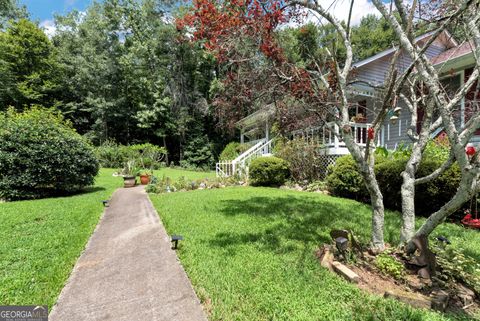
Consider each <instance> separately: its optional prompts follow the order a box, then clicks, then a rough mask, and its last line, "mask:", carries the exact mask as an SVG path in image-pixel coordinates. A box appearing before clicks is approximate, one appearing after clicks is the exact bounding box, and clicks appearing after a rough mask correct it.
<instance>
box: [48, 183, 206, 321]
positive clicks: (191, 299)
mask: <svg viewBox="0 0 480 321" xmlns="http://www.w3.org/2000/svg"><path fill="white" fill-rule="evenodd" d="M98 201H99V202H100V200H98ZM49 320H50V321H77V320H78V321H92V320H102V321H104V320H112V321H113V320H114V321H127V320H128V321H134V320H139V321H156V320H158V321H163V320H165V321H167V320H168V321H182V320H185V321H197V320H202V321H206V320H207V319H206V317H205V314H204V312H203V310H202V307H201V305H200V302H199V300H198V298H197V297H196V295H195V292H194V291H193V289H192V286H191V284H190V281H189V279H188V278H187V276H186V274H185V271H184V270H183V268H182V266H181V265H180V263H179V262H178V260H177V256H176V254H175V251H173V250H172V249H171V242H170V239H169V237H168V236H167V234H166V232H165V229H164V227H163V225H162V224H161V223H160V220H159V218H158V215H157V213H156V211H155V209H154V208H153V206H152V204H151V202H150V200H149V199H148V197H147V194H146V193H145V191H144V189H143V187H142V186H138V187H134V188H121V189H118V190H117V191H116V192H115V193H114V195H113V197H112V200H111V202H110V207H108V208H106V211H105V214H104V216H103V218H102V219H101V221H100V223H99V225H98V226H97V229H96V230H95V232H94V233H93V235H92V237H91V238H90V241H89V242H88V245H87V248H86V250H85V251H84V253H83V254H82V255H81V257H80V258H79V260H78V261H77V263H76V265H75V268H74V269H73V272H72V274H71V276H70V279H69V280H68V283H67V285H66V286H65V288H64V289H63V291H62V293H61V294H60V297H59V299H58V301H57V304H56V305H55V306H54V307H53V310H52V312H51V313H50V316H49Z"/></svg>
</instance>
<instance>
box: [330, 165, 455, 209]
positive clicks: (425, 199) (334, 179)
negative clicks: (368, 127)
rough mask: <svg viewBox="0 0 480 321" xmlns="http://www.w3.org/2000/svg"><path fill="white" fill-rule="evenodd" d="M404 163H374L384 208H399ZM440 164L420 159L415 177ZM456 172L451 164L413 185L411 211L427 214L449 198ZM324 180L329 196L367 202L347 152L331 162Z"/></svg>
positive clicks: (365, 192) (423, 174) (365, 194)
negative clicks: (443, 170) (431, 176)
mask: <svg viewBox="0 0 480 321" xmlns="http://www.w3.org/2000/svg"><path fill="white" fill-rule="evenodd" d="M406 162H407V160H406V159H405V158H400V159H388V160H383V161H381V162H380V163H378V164H376V165H375V174H376V176H377V181H378V184H379V186H380V189H381V191H382V194H383V201H384V205H385V207H386V208H389V209H392V210H401V207H402V203H401V186H402V177H401V173H402V171H403V170H404V168H405V164H406ZM442 163H443V161H442V160H440V159H435V160H424V161H422V163H421V164H420V167H419V168H418V171H417V177H423V176H426V175H428V174H430V173H432V172H433V171H434V170H435V169H437V168H438V167H440V165H441V164H442ZM460 175H461V174H460V169H459V167H458V166H457V165H456V164H455V165H453V166H452V167H451V168H450V169H448V170H447V171H445V172H444V173H443V174H442V175H440V177H438V178H437V179H435V180H433V181H431V182H429V183H426V184H421V185H418V186H416V188H415V206H416V208H415V210H416V213H417V215H420V216H422V215H423V216H428V215H429V214H431V213H433V212H434V211H436V210H438V209H439V208H440V207H441V206H443V205H444V204H445V203H446V202H447V201H448V200H450V199H451V198H452V197H453V196H454V194H455V192H456V190H457V188H458V185H459V183H460ZM326 182H327V186H328V189H329V191H330V192H331V193H332V194H333V195H336V196H340V197H346V198H352V199H356V200H361V201H364V202H368V201H369V195H368V192H367V189H366V187H365V183H364V180H363V178H362V176H361V175H360V173H359V171H358V169H357V165H356V163H355V161H354V160H353V158H352V157H351V156H350V155H347V156H343V157H340V158H339V159H338V160H337V162H336V163H335V165H333V166H332V167H330V169H329V175H328V176H327V180H326Z"/></svg>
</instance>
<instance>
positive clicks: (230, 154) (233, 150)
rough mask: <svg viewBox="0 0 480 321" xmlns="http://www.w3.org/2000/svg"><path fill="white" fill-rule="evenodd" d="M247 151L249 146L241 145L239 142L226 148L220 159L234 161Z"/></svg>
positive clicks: (229, 144) (232, 143)
mask: <svg viewBox="0 0 480 321" xmlns="http://www.w3.org/2000/svg"><path fill="white" fill-rule="evenodd" d="M247 149H248V145H247V144H240V143H237V142H231V143H228V144H227V146H225V148H224V149H223V151H222V152H221V153H220V157H219V159H220V160H221V161H227V160H234V159H235V158H237V157H238V156H239V155H240V154H241V153H243V152H245V151H246V150H247Z"/></svg>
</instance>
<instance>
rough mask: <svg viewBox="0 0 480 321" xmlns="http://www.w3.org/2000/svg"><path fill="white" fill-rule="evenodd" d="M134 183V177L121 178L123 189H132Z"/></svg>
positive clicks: (135, 181)
mask: <svg viewBox="0 0 480 321" xmlns="http://www.w3.org/2000/svg"><path fill="white" fill-rule="evenodd" d="M136 183H137V180H136V178H135V176H123V187H134V186H135V184H136Z"/></svg>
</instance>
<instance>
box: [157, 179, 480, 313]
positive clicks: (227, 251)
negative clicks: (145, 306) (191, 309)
mask: <svg viewBox="0 0 480 321" xmlns="http://www.w3.org/2000/svg"><path fill="white" fill-rule="evenodd" d="M150 198H151V200H152V201H153V203H154V205H155V207H156V208H157V210H158V212H159V215H160V217H161V219H162V221H163V222H164V224H165V226H166V228H167V231H168V232H169V233H170V234H174V233H175V234H181V235H183V236H184V237H185V240H184V241H183V242H182V243H181V248H180V249H179V251H178V255H179V257H180V260H181V262H182V264H183V266H184V267H185V270H186V271H187V274H188V275H189V277H190V279H191V281H192V283H193V286H194V288H195V290H196V292H197V294H198V296H199V297H200V299H201V300H202V302H203V304H204V306H205V308H206V310H207V311H208V313H209V318H210V320H245V321H254V320H453V319H455V317H453V316H448V315H441V314H437V313H434V312H429V311H424V310H416V309H412V308H410V307H407V306H405V305H403V304H401V303H398V302H396V301H393V300H384V299H382V298H380V297H376V296H372V295H366V294H365V293H363V292H361V291H360V290H358V289H357V288H356V287H355V286H353V285H351V284H348V283H347V282H346V281H344V280H343V279H341V278H339V277H337V276H335V275H333V274H331V273H330V272H329V271H327V270H326V269H324V268H321V267H320V266H319V264H318V262H317V261H316V259H315V257H314V255H313V251H314V250H315V248H316V247H318V245H319V244H321V243H324V242H329V241H330V240H329V231H330V230H331V229H333V228H342V229H343V228H347V229H352V230H353V231H354V232H355V233H356V234H357V235H358V236H359V237H360V238H362V239H363V240H368V236H369V227H370V217H371V216H370V209H369V207H368V206H366V205H364V204H361V203H357V202H355V201H351V200H345V199H340V198H334V197H329V196H324V195H320V194H315V193H304V192H293V191H292V192H290V191H284V190H279V189H269V188H253V187H251V188H250V187H249V188H241V187H237V188H235V187H233V188H225V189H217V190H200V191H192V192H179V193H169V194H161V195H150ZM399 224H400V220H399V216H398V214H397V213H392V212H387V213H386V225H387V227H386V240H387V242H390V243H392V244H395V243H396V242H398V230H399V226H400V225H399ZM439 233H441V234H443V235H446V236H448V237H449V238H450V239H451V241H452V242H453V243H454V244H455V245H456V246H461V247H462V248H465V252H467V253H468V254H471V255H474V256H475V257H476V258H477V259H478V258H479V257H480V234H479V233H478V232H476V231H466V230H464V229H463V228H461V227H459V226H454V225H451V224H445V225H444V226H442V228H441V229H440V231H439Z"/></svg>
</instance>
